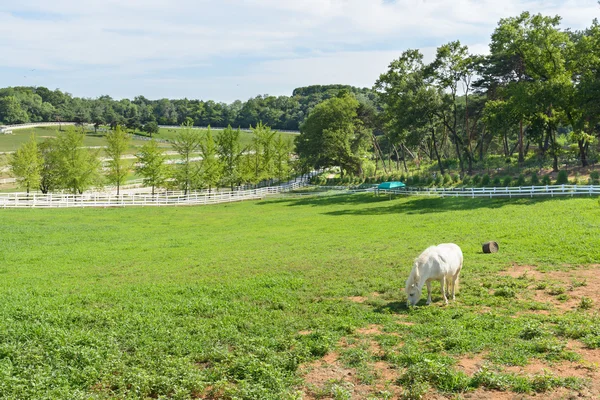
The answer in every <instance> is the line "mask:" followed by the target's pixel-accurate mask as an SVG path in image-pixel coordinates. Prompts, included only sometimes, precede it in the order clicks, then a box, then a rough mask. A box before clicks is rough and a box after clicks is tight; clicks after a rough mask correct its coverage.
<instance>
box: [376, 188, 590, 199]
mask: <svg viewBox="0 0 600 400" xmlns="http://www.w3.org/2000/svg"><path fill="white" fill-rule="evenodd" d="M378 192H379V193H393V194H399V195H410V196H441V197H471V198H475V197H488V198H493V197H508V198H512V197H535V196H550V197H554V196H571V197H573V196H600V186H598V185H546V186H520V187H489V188H486V187H483V188H426V189H421V188H406V189H397V190H378Z"/></svg>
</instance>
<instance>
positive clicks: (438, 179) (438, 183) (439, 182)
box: [433, 174, 443, 186]
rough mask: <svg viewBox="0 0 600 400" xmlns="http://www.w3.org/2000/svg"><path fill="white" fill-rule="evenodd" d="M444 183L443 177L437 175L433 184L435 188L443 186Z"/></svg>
mask: <svg viewBox="0 0 600 400" xmlns="http://www.w3.org/2000/svg"><path fill="white" fill-rule="evenodd" d="M442 182H443V177H442V175H439V174H438V175H436V176H435V180H434V181H433V183H434V184H435V186H442Z"/></svg>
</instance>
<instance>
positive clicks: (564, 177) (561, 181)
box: [556, 169, 569, 185]
mask: <svg viewBox="0 0 600 400" xmlns="http://www.w3.org/2000/svg"><path fill="white" fill-rule="evenodd" d="M568 183H569V174H568V173H567V171H565V170H564V169H563V170H561V171H558V176H557V177H556V184H557V185H566V184H568Z"/></svg>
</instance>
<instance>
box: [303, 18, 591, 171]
mask: <svg viewBox="0 0 600 400" xmlns="http://www.w3.org/2000/svg"><path fill="white" fill-rule="evenodd" d="M560 20H561V19H560V17H558V16H556V17H547V16H542V15H531V14H530V13H528V12H524V13H522V14H521V15H519V16H517V17H513V18H506V19H502V20H500V22H499V23H498V26H497V28H496V29H495V31H494V33H493V35H492V37H491V43H490V54H489V55H487V56H482V55H476V54H471V53H470V52H469V49H468V47H467V46H464V45H462V44H461V43H460V42H459V41H453V42H450V43H447V44H445V45H443V46H440V47H439V48H438V49H437V53H436V56H435V59H434V60H433V61H432V62H431V63H425V62H424V60H423V54H422V53H421V52H420V51H418V50H407V51H405V52H404V53H402V55H401V57H400V58H399V59H397V60H394V61H393V62H392V63H391V64H390V65H389V69H388V71H386V72H385V73H383V74H381V76H380V77H379V79H378V80H377V81H376V82H375V84H374V88H373V90H374V91H375V92H376V94H377V96H376V97H375V107H373V105H372V104H371V103H369V102H364V101H360V100H361V99H359V98H356V99H355V100H352V94H351V93H346V94H343V93H342V94H340V97H339V98H333V99H329V100H326V101H325V102H323V103H322V104H320V105H318V106H317V107H315V108H314V110H313V112H312V113H311V114H309V116H308V118H307V119H306V120H305V121H304V123H303V125H302V126H301V131H302V134H301V135H300V137H299V138H298V139H297V150H298V154H299V155H300V157H301V159H302V160H303V161H304V162H306V163H307V164H308V165H310V166H312V167H327V166H332V165H339V166H341V167H342V169H343V170H346V171H347V172H349V173H352V174H358V173H362V172H364V170H365V169H368V168H371V169H372V168H373V165H372V161H371V160H373V159H375V160H377V161H378V162H377V163H376V164H375V166H378V165H381V166H383V168H384V169H386V170H387V171H390V170H392V169H393V165H392V160H395V161H396V166H395V167H396V168H400V162H401V160H404V168H405V169H407V167H406V159H407V158H409V157H412V158H413V159H414V160H415V161H416V163H417V164H418V163H419V162H420V161H421V160H422V159H425V160H431V161H432V162H433V163H435V164H437V167H438V168H439V171H440V173H441V174H442V175H443V174H444V173H446V172H447V165H449V164H450V161H453V162H454V161H456V164H457V167H458V168H459V169H460V171H461V173H462V174H463V175H464V174H473V173H474V169H476V167H477V164H479V166H480V167H481V165H482V163H483V161H484V159H485V158H486V157H488V156H490V155H491V154H498V155H501V156H503V157H505V158H506V159H507V160H510V158H511V157H512V156H513V154H516V157H518V158H517V160H518V162H519V163H520V164H521V165H523V164H522V163H523V162H524V161H525V158H526V156H527V154H528V153H529V152H531V150H534V154H536V155H537V159H538V160H539V161H540V163H543V162H544V160H549V161H551V163H552V167H553V169H554V171H557V170H558V167H559V157H560V156H561V155H562V154H563V153H564V151H565V143H573V144H574V145H576V148H577V156H578V159H579V161H580V162H581V165H582V166H587V165H588V159H589V155H590V152H591V151H592V150H593V147H592V146H593V145H594V144H595V143H597V139H598V137H599V136H600V25H599V24H598V21H597V20H594V21H593V23H592V25H591V26H590V27H589V28H587V29H584V30H581V31H571V30H564V29H561V28H560V27H559V24H560ZM356 100H358V101H356ZM368 149H369V150H371V152H372V153H371V156H370V157H369V156H368V155H366V153H367V150H368ZM361 164H362V165H361ZM367 167H368V168H367Z"/></svg>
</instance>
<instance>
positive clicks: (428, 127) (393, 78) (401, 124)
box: [374, 50, 445, 174]
mask: <svg viewBox="0 0 600 400" xmlns="http://www.w3.org/2000/svg"><path fill="white" fill-rule="evenodd" d="M426 77H427V74H426V70H425V65H424V64H423V55H422V54H421V52H419V51H418V50H407V51H405V52H404V53H402V55H401V56H400V58H398V59H397V60H394V61H392V63H391V64H390V66H389V70H388V71H387V72H386V73H385V74H381V75H380V77H379V79H378V80H377V82H375V87H374V88H375V90H377V92H378V93H379V99H380V103H381V105H382V107H383V115H382V118H383V119H384V122H385V125H386V127H387V129H389V130H391V132H392V135H391V136H392V139H395V140H397V141H398V142H399V143H401V144H404V143H405V142H407V141H409V140H410V139H411V138H412V139H413V140H415V137H416V138H418V140H423V138H425V140H424V141H425V142H426V147H427V148H428V149H431V150H430V152H429V154H430V158H431V159H432V160H433V159H434V158H435V159H436V160H437V163H438V168H439V169H440V172H441V173H442V174H444V173H445V170H444V165H443V163H442V159H441V155H440V147H441V144H440V142H441V140H440V136H442V135H441V134H439V130H443V128H444V126H443V121H442V120H441V118H440V111H439V110H440V108H442V107H443V100H442V97H443V93H442V91H441V89H440V88H439V87H435V86H433V85H431V84H430V82H428V80H427V79H426Z"/></svg>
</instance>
